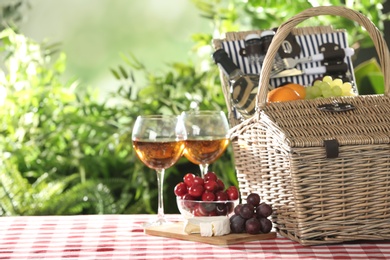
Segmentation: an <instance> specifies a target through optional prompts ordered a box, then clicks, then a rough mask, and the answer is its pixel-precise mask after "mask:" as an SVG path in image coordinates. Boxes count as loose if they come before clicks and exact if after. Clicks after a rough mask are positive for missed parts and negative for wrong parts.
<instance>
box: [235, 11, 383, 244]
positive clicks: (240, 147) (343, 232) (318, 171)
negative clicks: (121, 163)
mask: <svg viewBox="0 0 390 260" xmlns="http://www.w3.org/2000/svg"><path fill="white" fill-rule="evenodd" d="M318 15H336V16H343V17H347V18H349V19H351V20H353V21H356V22H358V23H359V24H360V25H362V26H364V27H365V28H366V29H367V31H368V32H369V34H370V36H371V38H372V40H373V42H374V44H375V47H376V50H377V52H378V55H379V59H380V63H381V67H382V71H383V73H384V75H385V95H368V96H357V97H339V98H328V99H316V100H302V101H291V102H280V103H272V104H266V95H267V92H268V88H267V82H268V81H269V78H270V77H269V76H270V71H271V65H272V61H273V59H274V57H275V54H276V51H277V49H278V48H279V46H280V44H281V42H282V41H283V40H284V39H285V37H286V36H287V35H288V33H290V32H291V30H292V29H293V28H294V27H295V26H296V25H297V24H298V23H300V22H301V21H303V20H305V19H309V18H310V17H313V16H318ZM389 59H390V56H389V51H388V48H387V46H386V43H385V41H384V39H383V37H382V36H381V33H380V32H379V31H378V29H377V28H376V27H375V26H374V25H373V24H372V22H371V21H369V20H368V18H366V17H365V16H363V15H361V14H360V13H358V12H355V11H353V10H350V9H348V8H345V7H334V6H330V7H314V8H310V9H308V10H305V11H303V12H302V13H300V14H298V15H296V16H294V17H292V18H291V19H289V20H288V21H287V22H286V23H284V24H283V25H281V26H280V27H279V28H278V31H277V33H276V35H275V37H274V40H273V42H272V43H271V46H270V49H269V51H268V52H267V55H266V57H265V63H264V64H263V70H262V73H261V75H260V82H259V92H258V96H257V101H258V105H257V107H258V110H257V112H256V114H255V115H254V116H253V117H252V118H250V119H247V120H245V121H243V122H236V121H231V123H232V125H233V128H232V129H231V139H232V144H233V151H234V157H235V166H236V171H237V179H238V182H239V187H240V192H241V198H242V199H243V200H244V201H245V200H246V196H247V195H248V194H249V193H251V192H258V193H259V194H261V196H262V200H263V201H265V202H268V203H270V204H272V206H273V208H274V209H275V212H274V214H273V221H274V223H275V227H276V229H277V230H278V232H279V233H280V234H282V235H283V236H286V237H288V238H290V239H292V240H294V241H297V242H299V243H301V244H303V245H320V244H325V243H339V242H343V241H351V240H381V239H390V98H389V96H390V95H389V88H390V81H389V77H390V73H389V71H388V70H389ZM334 102H341V103H349V104H352V105H354V106H355V109H354V110H350V111H347V112H341V113H331V112H324V111H320V110H318V109H317V107H318V105H321V104H328V103H334ZM228 105H229V103H228ZM328 139H336V140H337V141H338V143H339V151H338V152H339V155H338V157H337V158H327V156H326V151H325V148H324V141H325V140H328Z"/></svg>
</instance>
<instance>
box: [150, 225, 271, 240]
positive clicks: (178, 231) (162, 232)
mask: <svg viewBox="0 0 390 260" xmlns="http://www.w3.org/2000/svg"><path fill="white" fill-rule="evenodd" d="M183 225H184V223H183V222H176V223H172V224H167V225H164V226H157V227H147V228H145V234H148V235H152V236H160V237H168V238H175V239H181V240H189V241H194V242H201V243H206V244H212V245H232V244H238V243H242V242H249V241H255V240H264V239H273V238H276V232H270V233H268V234H257V235H251V234H247V233H243V234H228V235H225V236H217V237H202V236H201V235H200V234H191V235H188V234H186V233H184V231H183Z"/></svg>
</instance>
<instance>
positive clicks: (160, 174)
mask: <svg viewBox="0 0 390 260" xmlns="http://www.w3.org/2000/svg"><path fill="white" fill-rule="evenodd" d="M156 173H157V189H158V190H157V192H158V194H157V196H158V208H157V219H158V220H157V221H158V222H160V223H163V222H165V217H164V197H163V194H164V192H163V187H164V174H165V169H162V170H156Z"/></svg>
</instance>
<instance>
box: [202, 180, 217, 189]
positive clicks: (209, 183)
mask: <svg viewBox="0 0 390 260" xmlns="http://www.w3.org/2000/svg"><path fill="white" fill-rule="evenodd" d="M204 188H205V189H206V190H208V191H211V192H214V191H217V190H218V183H217V182H216V181H214V180H208V181H205V182H204Z"/></svg>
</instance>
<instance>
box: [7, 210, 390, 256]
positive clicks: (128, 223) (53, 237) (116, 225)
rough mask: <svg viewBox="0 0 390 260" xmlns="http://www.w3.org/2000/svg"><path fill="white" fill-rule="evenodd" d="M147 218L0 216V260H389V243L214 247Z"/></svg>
mask: <svg viewBox="0 0 390 260" xmlns="http://www.w3.org/2000/svg"><path fill="white" fill-rule="evenodd" d="M152 217H154V216H153V215H86V216H39V217H1V218H0V259H99V260H104V259H235V260H237V259H390V241H375V242H354V243H343V244H336V245H321V246H311V247H304V246H301V245H300V244H298V243H296V242H292V241H290V240H288V239H286V238H282V237H277V238H276V239H270V240H261V241H253V242H246V243H241V244H236V245H230V246H215V245H209V244H203V243H197V242H190V241H183V240H176V239H170V238H164V237H157V236H150V235H146V234H144V231H143V229H142V228H141V226H140V224H141V223H142V222H145V221H147V220H149V219H151V218H152ZM168 217H169V219H171V220H172V221H177V220H180V216H179V215H168Z"/></svg>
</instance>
